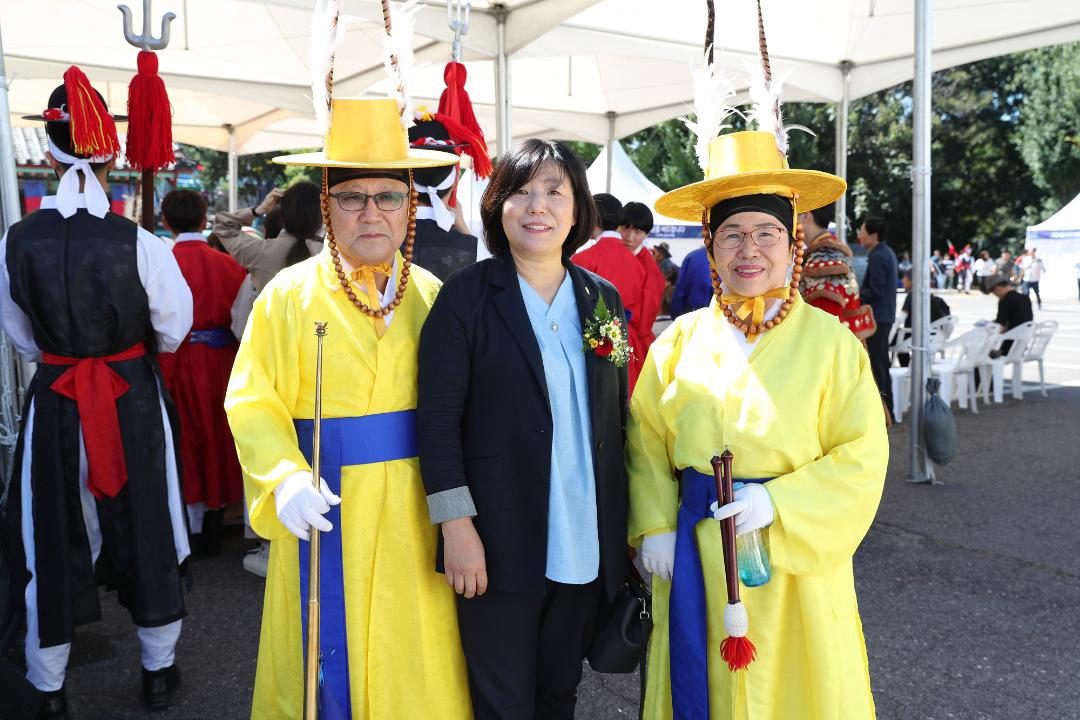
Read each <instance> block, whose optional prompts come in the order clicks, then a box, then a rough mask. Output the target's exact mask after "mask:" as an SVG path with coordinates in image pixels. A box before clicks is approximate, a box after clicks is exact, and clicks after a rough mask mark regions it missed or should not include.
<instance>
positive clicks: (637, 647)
mask: <svg viewBox="0 0 1080 720" xmlns="http://www.w3.org/2000/svg"><path fill="white" fill-rule="evenodd" d="M651 630H652V593H650V592H649V588H648V587H646V585H645V581H644V580H642V579H641V575H639V574H638V571H637V569H636V568H635V567H634V566H633V565H631V566H630V577H629V578H627V580H626V584H624V585H623V586H622V588H620V589H619V592H618V593H616V594H615V597H614V598H612V600H611V601H610V602H608V603H605V604H604V606H603V607H601V608H600V613H599V615H598V616H597V619H596V630H595V632H594V633H593V640H592V644H591V645H590V647H589V654H588V656H587V657H588V660H589V666H590V667H591V668H592V669H593V670H595V671H596V672H602V673H632V672H634V671H635V670H636V669H637V668H638V665H642V666H644V664H645V663H644V658H645V649H646V647H648V642H649V632H650V631H651Z"/></svg>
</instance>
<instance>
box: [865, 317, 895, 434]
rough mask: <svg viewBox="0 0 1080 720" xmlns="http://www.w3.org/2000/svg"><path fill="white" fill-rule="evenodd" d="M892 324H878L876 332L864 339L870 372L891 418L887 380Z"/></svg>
mask: <svg viewBox="0 0 1080 720" xmlns="http://www.w3.org/2000/svg"><path fill="white" fill-rule="evenodd" d="M892 326H893V324H892V323H883V322H878V324H877V331H876V332H875V333H874V334H873V335H871V336H870V337H868V338H866V351H867V353H869V355H870V370H871V371H872V372H873V373H874V382H876V383H877V386H878V392H880V393H881V397H882V398H884V399H885V407H887V408H888V409H889V416H890V417H891V416H892V408H893V398H892V380H891V379H890V378H889V334H890V333H891V332H892Z"/></svg>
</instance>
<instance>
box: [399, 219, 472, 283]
mask: <svg viewBox="0 0 1080 720" xmlns="http://www.w3.org/2000/svg"><path fill="white" fill-rule="evenodd" d="M476 242H477V240H476V238H475V237H473V236H472V235H466V234H465V233H463V232H461V231H459V230H458V229H457V228H453V227H452V228H450V229H449V230H443V229H442V228H441V227H439V224H438V223H436V222H435V221H434V220H430V219H421V220H417V221H416V240H415V242H414V243H413V262H414V263H416V264H417V265H419V266H420V267H422V268H424V269H425V270H427V271H428V272H430V273H431V274H432V275H434V276H435V277H437V278H439V279H440V280H442V281H445V280H446V278H448V277H450V274H451V273H453V272H455V271H457V270H460V269H461V268H463V267H468V266H469V265H472V264H473V263H474V262H476Z"/></svg>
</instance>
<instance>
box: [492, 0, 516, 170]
mask: <svg viewBox="0 0 1080 720" xmlns="http://www.w3.org/2000/svg"><path fill="white" fill-rule="evenodd" d="M492 14H493V15H494V16H495V45H496V55H495V135H496V150H497V151H498V155H499V157H502V156H503V155H505V154H506V153H507V152H508V151H509V150H510V137H511V134H510V62H509V60H508V59H507V57H506V16H507V14H508V13H507V10H506V8H505V7H503V6H502V5H495V6H492Z"/></svg>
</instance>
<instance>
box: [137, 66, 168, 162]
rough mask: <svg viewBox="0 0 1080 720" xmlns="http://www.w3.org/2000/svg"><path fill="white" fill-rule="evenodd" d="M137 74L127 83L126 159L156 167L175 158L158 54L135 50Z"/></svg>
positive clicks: (166, 98)
mask: <svg viewBox="0 0 1080 720" xmlns="http://www.w3.org/2000/svg"><path fill="white" fill-rule="evenodd" d="M138 67H139V72H138V74H137V75H136V76H135V77H133V78H132V79H131V84H130V85H128V134H127V161H128V164H129V165H131V166H132V167H133V168H136V169H138V170H160V169H161V168H163V167H166V166H167V165H169V164H170V163H173V162H175V161H176V154H175V153H174V152H173V142H172V106H171V105H170V104H169V95H168V93H167V92H166V91H165V82H164V81H163V80H162V79H161V76H160V75H158V58H157V55H155V54H154V53H152V52H148V51H146V50H142V51H140V52H139V59H138Z"/></svg>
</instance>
